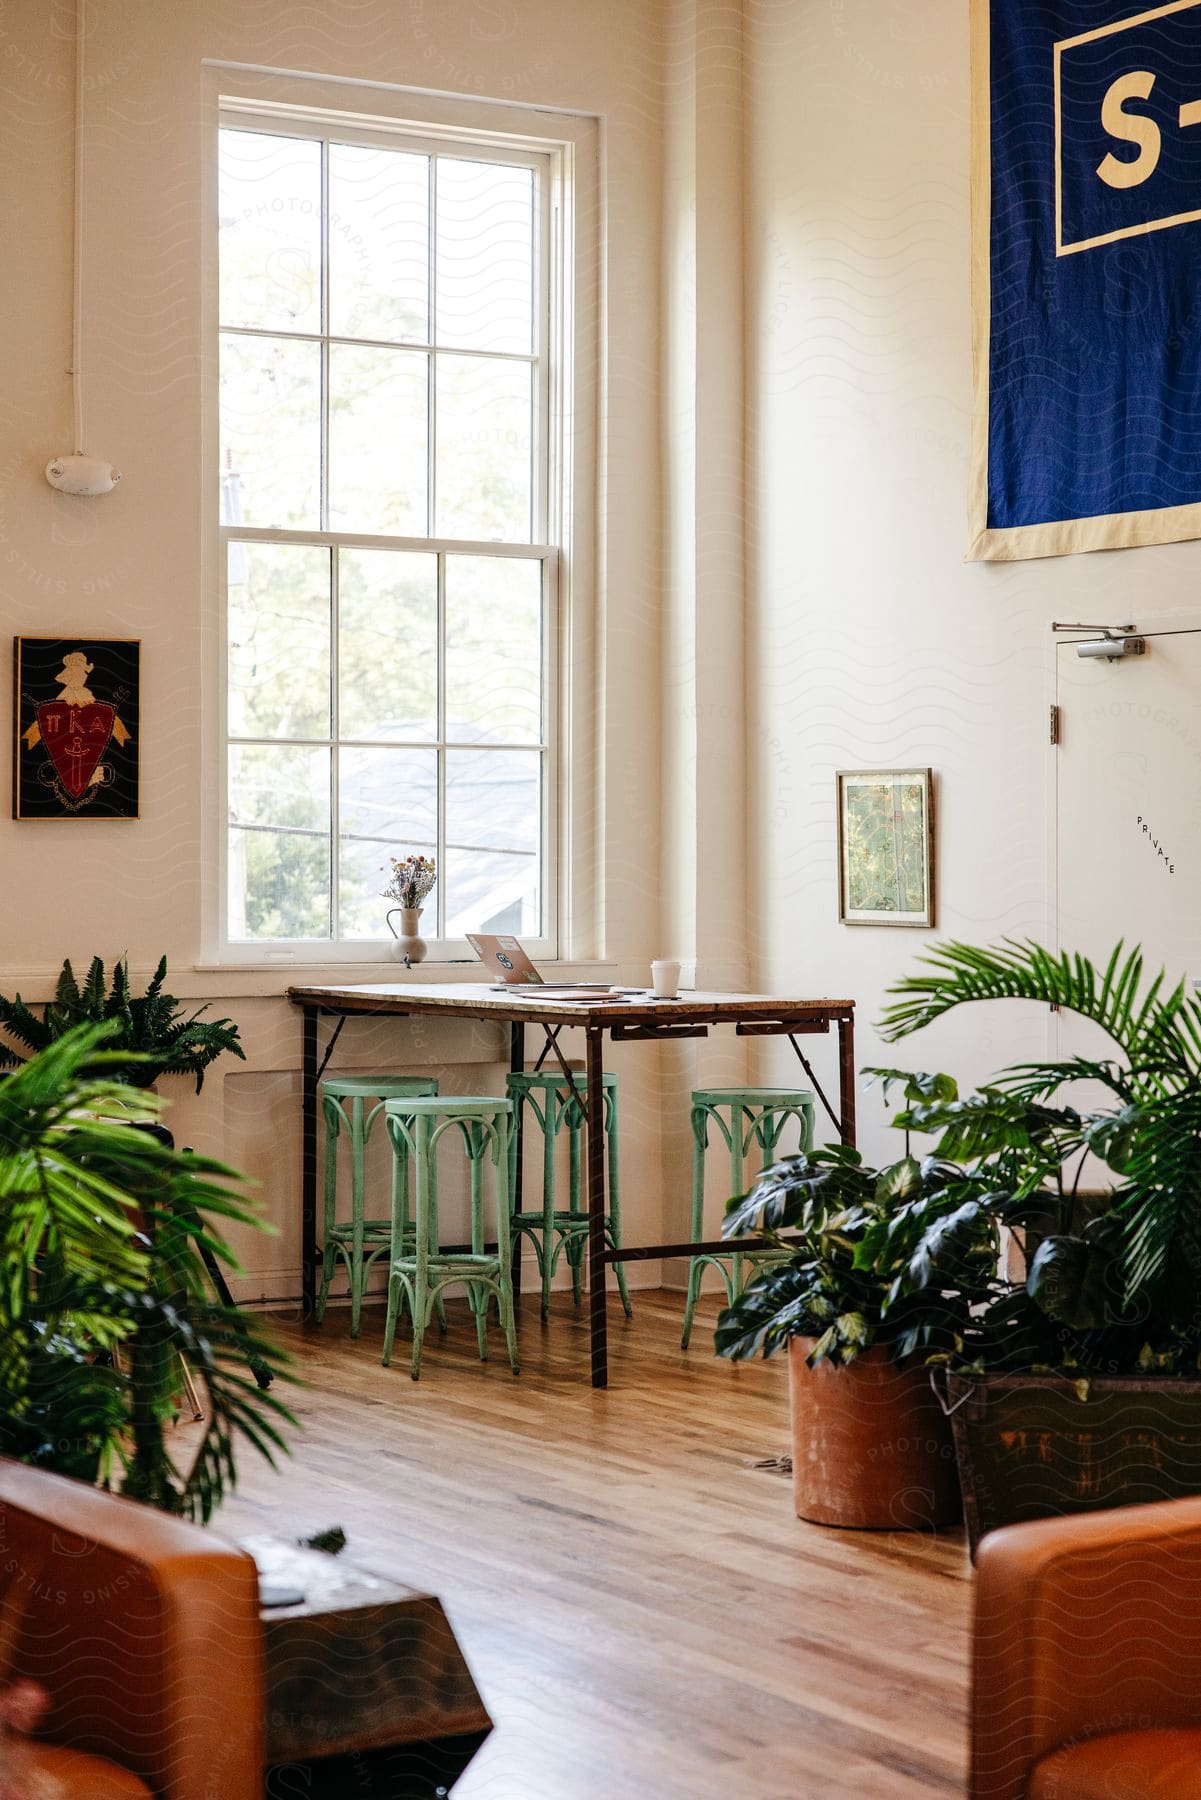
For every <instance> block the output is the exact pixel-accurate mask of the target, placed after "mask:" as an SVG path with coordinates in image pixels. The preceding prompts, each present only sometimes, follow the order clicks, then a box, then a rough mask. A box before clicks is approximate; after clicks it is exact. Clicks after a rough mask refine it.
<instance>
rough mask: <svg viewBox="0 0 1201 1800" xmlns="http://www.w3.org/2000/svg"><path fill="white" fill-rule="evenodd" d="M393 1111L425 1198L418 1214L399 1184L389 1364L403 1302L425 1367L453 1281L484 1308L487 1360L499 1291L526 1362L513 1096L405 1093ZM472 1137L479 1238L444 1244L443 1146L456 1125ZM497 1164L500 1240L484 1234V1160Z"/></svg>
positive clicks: (481, 1325) (404, 1157)
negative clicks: (518, 1283) (514, 1225)
mask: <svg viewBox="0 0 1201 1800" xmlns="http://www.w3.org/2000/svg"><path fill="white" fill-rule="evenodd" d="M384 1119H385V1124H386V1127H387V1131H388V1136H389V1138H390V1140H391V1143H392V1152H393V1156H394V1158H395V1160H396V1162H397V1164H403V1165H406V1166H407V1164H408V1161H409V1159H410V1158H411V1159H412V1162H413V1167H414V1174H415V1180H414V1190H415V1206H414V1216H413V1218H412V1219H411V1220H410V1218H409V1211H408V1188H407V1185H406V1184H405V1183H404V1182H403V1181H397V1182H396V1183H395V1184H394V1187H393V1196H394V1198H393V1210H392V1231H391V1239H390V1244H389V1256H388V1316H387V1319H386V1321H385V1324H384V1353H383V1358H382V1360H383V1363H384V1367H385V1368H386V1367H387V1366H388V1364H389V1363H390V1362H391V1360H392V1345H393V1340H394V1338H395V1335H396V1324H397V1320H398V1318H399V1316H400V1312H401V1309H402V1307H403V1306H407V1307H408V1310H409V1315H410V1318H411V1319H412V1322H413V1356H412V1364H411V1371H410V1372H411V1374H412V1377H413V1380H414V1381H417V1380H419V1379H420V1375H421V1353H422V1346H423V1343H424V1340H425V1332H426V1328H427V1326H428V1324H429V1320H430V1314H431V1312H432V1311H433V1309H434V1307H435V1306H438V1307H439V1308H440V1307H441V1305H442V1296H443V1292H444V1290H445V1289H446V1288H447V1287H450V1286H452V1285H454V1284H455V1283H458V1282H462V1283H464V1285H465V1286H466V1288H467V1298H468V1303H469V1305H470V1307H471V1311H472V1313H473V1314H474V1316H475V1323H476V1336H477V1340H478V1343H479V1353H480V1361H481V1362H487V1360H488V1335H487V1319H488V1298H489V1295H493V1296H495V1299H496V1303H497V1308H498V1310H499V1313H500V1321H501V1325H502V1327H503V1329H504V1333H505V1342H506V1344H507V1346H508V1351H509V1363H510V1366H511V1368H512V1370H513V1373H514V1375H516V1374H518V1373H519V1365H518V1361H517V1318H516V1310H515V1307H514V1301H513V1273H512V1259H513V1245H512V1233H511V1229H510V1213H511V1197H510V1196H511V1190H510V1182H509V1171H510V1166H511V1159H510V1149H509V1142H510V1135H511V1132H510V1127H511V1124H512V1119H513V1106H512V1102H511V1101H510V1100H508V1099H505V1098H501V1097H498V1096H497V1095H495V1094H462V1095H460V1094H447V1095H441V1096H438V1097H433V1096H428V1095H425V1096H421V1095H419V1096H415V1097H407V1096H397V1097H396V1098H394V1099H390V1100H388V1101H387V1102H386V1103H385V1106H384ZM456 1132H457V1133H458V1134H459V1135H460V1136H461V1137H462V1141H463V1145H464V1149H465V1152H466V1156H467V1163H468V1170H469V1176H470V1185H471V1245H470V1248H469V1249H443V1247H442V1244H441V1242H440V1239H439V1233H438V1207H437V1178H438V1167H437V1152H438V1144H439V1141H440V1140H441V1139H442V1138H443V1137H444V1136H446V1135H447V1133H452V1134H454V1133H456ZM489 1160H490V1161H491V1162H492V1163H493V1165H494V1166H495V1169H496V1246H495V1249H494V1250H493V1249H490V1248H489V1247H488V1245H487V1243H486V1240H485V1232H484V1164H485V1163H486V1162H487V1161H489Z"/></svg>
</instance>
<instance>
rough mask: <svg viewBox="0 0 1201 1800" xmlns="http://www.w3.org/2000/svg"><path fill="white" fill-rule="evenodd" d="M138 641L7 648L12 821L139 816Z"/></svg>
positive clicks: (61, 640) (61, 641) (44, 642)
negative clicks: (10, 677) (13, 739)
mask: <svg viewBox="0 0 1201 1800" xmlns="http://www.w3.org/2000/svg"><path fill="white" fill-rule="evenodd" d="M140 657H141V644H140V642H139V640H138V639H137V638H88V637H55V638H33V637H19V638H15V639H14V641H13V714H14V720H15V731H16V742H15V744H14V747H13V817H14V819H136V818H137V816H138V758H139V744H140V738H141V717H140V694H139V686H140Z"/></svg>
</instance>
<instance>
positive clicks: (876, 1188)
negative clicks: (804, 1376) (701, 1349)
mask: <svg viewBox="0 0 1201 1800" xmlns="http://www.w3.org/2000/svg"><path fill="white" fill-rule="evenodd" d="M974 1185H975V1184H974V1182H973V1180H972V1178H971V1177H969V1176H967V1175H965V1174H964V1172H963V1171H962V1170H961V1169H958V1168H956V1167H954V1166H953V1165H952V1164H949V1163H946V1162H943V1161H941V1160H940V1159H938V1158H937V1157H928V1158H927V1159H926V1160H925V1161H923V1162H918V1161H917V1160H916V1159H915V1158H914V1157H912V1156H907V1157H904V1158H902V1159H901V1161H899V1162H897V1163H893V1164H890V1165H889V1166H888V1167H887V1168H884V1169H879V1170H876V1169H869V1168H865V1167H864V1165H863V1163H862V1161H861V1159H860V1157H859V1154H858V1152H857V1151H855V1150H851V1149H849V1148H847V1147H846V1146H844V1145H841V1144H835V1145H829V1146H827V1147H825V1148H824V1149H820V1150H812V1151H808V1152H806V1153H804V1154H802V1155H800V1156H793V1157H788V1158H786V1159H785V1160H784V1161H783V1162H780V1163H777V1164H776V1165H775V1166H774V1168H771V1169H768V1170H766V1171H765V1172H764V1175H763V1177H762V1179H761V1180H760V1182H759V1184H758V1185H757V1186H756V1187H755V1188H754V1189H753V1191H752V1192H751V1193H750V1194H748V1195H746V1196H744V1197H743V1198H741V1199H736V1200H732V1201H731V1202H730V1205H729V1207H728V1208H727V1212H726V1217H725V1220H724V1222H723V1225H722V1233H723V1235H724V1236H726V1237H730V1238H736V1237H744V1236H747V1235H748V1234H752V1233H757V1234H758V1235H760V1236H763V1237H765V1238H766V1239H768V1240H769V1241H770V1242H771V1243H772V1244H774V1246H775V1247H776V1248H777V1249H778V1250H779V1251H780V1252H781V1254H782V1255H786V1256H787V1258H788V1260H787V1261H786V1262H777V1263H772V1264H768V1265H767V1266H766V1267H765V1268H763V1269H761V1270H760V1271H759V1273H758V1274H756V1275H755V1276H754V1277H752V1279H751V1281H750V1282H749V1283H748V1284H747V1287H746V1289H745V1291H744V1292H743V1293H742V1294H741V1295H739V1297H738V1298H737V1299H736V1300H735V1301H734V1303H733V1305H732V1306H729V1307H727V1308H726V1310H725V1311H724V1312H723V1313H722V1314H721V1316H720V1318H719V1319H718V1323H717V1337H716V1349H717V1354H718V1355H719V1356H727V1357H730V1358H731V1359H732V1360H734V1361H739V1360H741V1359H743V1358H745V1357H748V1356H754V1355H756V1354H757V1353H758V1352H759V1351H762V1353H763V1355H764V1356H771V1355H772V1354H773V1353H774V1352H775V1351H777V1350H779V1349H781V1348H782V1347H783V1345H784V1344H785V1343H786V1342H787V1341H788V1339H789V1338H791V1337H814V1338H816V1339H817V1343H816V1345H815V1346H814V1349H813V1351H812V1352H811V1354H810V1358H809V1360H810V1362H811V1363H815V1364H816V1363H819V1362H823V1361H825V1360H826V1359H829V1360H830V1361H831V1362H834V1363H849V1362H853V1361H854V1359H855V1358H856V1357H857V1356H858V1355H859V1354H860V1353H861V1352H862V1351H863V1350H865V1349H869V1348H871V1347H872V1346H873V1345H877V1344H879V1345H884V1346H886V1347H888V1348H890V1349H893V1350H894V1351H895V1352H896V1353H897V1354H898V1355H902V1354H906V1353H907V1352H908V1351H909V1350H911V1349H913V1348H914V1347H915V1346H916V1345H917V1344H919V1343H921V1344H922V1345H924V1346H925V1347H926V1348H928V1349H931V1350H946V1351H950V1350H952V1349H953V1348H954V1347H955V1345H956V1343H957V1341H958V1336H959V1329H960V1326H961V1323H962V1322H961V1321H960V1319H959V1317H958V1312H959V1310H960V1309H959V1308H957V1307H956V1306H955V1305H954V1304H952V1305H944V1304H943V1303H942V1301H941V1300H940V1299H939V1298H938V1297H931V1296H923V1297H922V1299H921V1300H920V1301H911V1300H910V1299H909V1298H908V1297H905V1298H902V1297H900V1296H899V1292H898V1284H899V1283H900V1281H901V1279H902V1277H903V1275H904V1272H905V1270H906V1268H907V1266H908V1263H909V1261H910V1259H911V1258H912V1256H913V1254H914V1251H915V1246H916V1245H917V1244H918V1243H919V1242H920V1240H921V1237H922V1234H923V1232H924V1231H927V1230H929V1229H932V1228H933V1227H934V1226H935V1225H936V1224H937V1223H940V1222H945V1221H947V1220H950V1219H955V1218H957V1217H958V1216H959V1214H960V1212H961V1211H962V1209H963V1207H964V1205H965V1204H966V1203H967V1196H969V1195H970V1194H971V1193H972V1192H973V1190H974ZM788 1229H791V1230H792V1232H793V1233H794V1234H795V1235H793V1236H790V1237H785V1236H783V1235H782V1233H783V1231H785V1230H788ZM994 1250H995V1241H994Z"/></svg>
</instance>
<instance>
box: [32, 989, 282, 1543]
mask: <svg viewBox="0 0 1201 1800" xmlns="http://www.w3.org/2000/svg"><path fill="white" fill-rule="evenodd" d="M119 1034H120V1027H119V1025H118V1024H116V1023H109V1024H100V1025H84V1026H79V1027H76V1028H75V1029H73V1030H71V1031H68V1032H67V1033H65V1034H64V1035H63V1036H62V1037H60V1038H58V1039H56V1040H55V1041H54V1042H52V1043H50V1044H48V1045H47V1046H46V1047H45V1049H43V1050H40V1051H38V1052H37V1053H36V1054H34V1055H33V1056H31V1057H30V1058H28V1059H27V1060H26V1061H25V1062H23V1063H22V1064H21V1066H20V1067H19V1068H17V1069H16V1070H14V1071H13V1072H12V1073H11V1074H8V1075H6V1076H4V1077H3V1078H0V1264H2V1266H3V1268H4V1271H5V1278H4V1281H3V1282H0V1345H2V1347H3V1354H2V1355H0V1452H3V1454H4V1455H7V1456H11V1457H15V1458H18V1459H19V1460H21V1461H24V1462H30V1463H34V1464H37V1465H38V1466H40V1467H43V1468H51V1469H55V1470H57V1471H59V1472H60V1473H62V1474H67V1475H74V1476H76V1477H79V1478H81V1479H83V1480H88V1481H96V1480H100V1481H103V1482H104V1483H105V1484H106V1485H108V1486H112V1487H115V1488H118V1489H119V1490H120V1491H121V1492H122V1493H124V1494H127V1495H129V1496H130V1497H132V1498H134V1499H139V1500H143V1501H147V1502H149V1503H150V1504H152V1505H154V1506H158V1507H161V1508H163V1509H164V1510H166V1511H169V1512H173V1513H180V1514H184V1515H186V1516H189V1517H192V1518H199V1519H202V1520H207V1519H208V1518H209V1517H210V1515H211V1514H212V1512H213V1510H214V1508H215V1507H216V1506H217V1505H218V1504H219V1503H220V1500H221V1498H222V1496H223V1494H224V1493H225V1492H226V1490H227V1489H228V1488H229V1487H230V1486H231V1485H232V1484H233V1482H234V1480H235V1478H236V1473H237V1467H236V1455H237V1446H238V1442H239V1440H245V1441H246V1442H248V1443H250V1444H251V1445H253V1446H254V1448H255V1449H257V1450H258V1451H260V1452H261V1453H262V1454H263V1455H264V1456H266V1457H267V1458H268V1460H272V1459H273V1458H274V1457H275V1456H276V1455H278V1454H279V1453H280V1452H281V1451H282V1450H283V1449H285V1447H286V1446H285V1442H284V1437H283V1428H284V1426H286V1425H287V1424H288V1423H289V1422H291V1414H290V1413H289V1412H288V1411H287V1409H286V1407H285V1406H284V1405H283V1404H282V1403H281V1402H280V1401H279V1400H278V1399H276V1398H275V1397H273V1396H272V1395H271V1394H268V1393H266V1392H264V1391H262V1389H263V1386H264V1384H263V1382H262V1381H261V1380H256V1377H255V1373H254V1367H253V1366H252V1365H257V1366H258V1368H259V1369H261V1370H265V1371H266V1372H267V1375H268V1379H270V1377H271V1376H274V1375H276V1374H279V1373H282V1372H283V1371H284V1370H285V1367H286V1360H287V1359H286V1358H285V1357H284V1356H283V1354H282V1352H281V1351H280V1350H279V1349H278V1347H277V1346H276V1344H275V1341H274V1339H273V1338H272V1337H271V1336H270V1335H269V1334H268V1333H267V1332H266V1331H265V1330H264V1328H263V1327H262V1326H261V1325H260V1324H259V1323H258V1321H256V1320H254V1319H252V1318H249V1317H247V1316H246V1315H244V1314H242V1313H240V1312H238V1310H237V1309H236V1308H235V1307H233V1306H232V1305H227V1304H225V1303H224V1302H223V1301H221V1300H220V1299H218V1298H214V1297H213V1295H212V1292H211V1290H210V1288H209V1284H208V1282H207V1280H206V1271H205V1267H204V1261H203V1253H204V1251H205V1250H207V1251H208V1252H209V1253H210V1254H215V1255H219V1256H221V1257H223V1258H225V1259H226V1260H232V1259H231V1258H230V1252H229V1250H228V1247H227V1245H226V1243H225V1242H224V1238H223V1232H224V1229H225V1227H226V1226H228V1225H230V1224H239V1225H251V1226H257V1225H259V1224H260V1221H259V1220H258V1218H257V1215H256V1214H255V1213H254V1212H253V1210H252V1209H251V1207H250V1206H249V1205H248V1203H247V1202H246V1201H245V1199H244V1198H243V1197H242V1195H241V1194H240V1193H239V1192H238V1190H237V1186H236V1182H237V1177H236V1176H234V1175H233V1174H232V1173H231V1171H230V1170H228V1169H226V1168H224V1167H223V1166H222V1165H221V1164H219V1163H215V1162H211V1161H209V1160H208V1159H207V1158H204V1157H199V1156H194V1155H192V1154H190V1153H185V1152H183V1151H177V1150H175V1149H174V1148H173V1147H171V1146H170V1144H169V1143H164V1142H162V1141H160V1139H159V1137H158V1136H156V1135H155V1134H154V1133H151V1132H146V1131H141V1130H137V1129H134V1128H132V1127H131V1126H129V1125H128V1124H124V1123H120V1122H115V1121H114V1120H113V1119H112V1118H111V1117H110V1116H108V1115H109V1114H111V1112H112V1110H113V1107H114V1106H115V1105H117V1104H118V1103H119V1101H120V1099H121V1096H122V1094H123V1092H124V1091H125V1089H124V1087H123V1085H122V1082H121V1081H118V1080H115V1079H114V1075H120V1076H122V1077H124V1076H125V1075H126V1073H127V1071H128V1069H129V1067H130V1064H129V1062H128V1052H127V1051H126V1050H125V1049H124V1048H121V1049H119V1050H116V1051H114V1050H112V1049H110V1048H108V1045H109V1044H110V1043H111V1042H112V1041H113V1040H114V1039H116V1038H117V1037H118V1036H119ZM148 1105H149V1106H150V1107H151V1108H152V1109H153V1108H154V1107H156V1106H157V1101H156V1100H155V1099H154V1098H153V1096H148ZM183 1359H186V1362H187V1365H188V1367H189V1369H190V1370H191V1372H192V1374H193V1376H194V1377H195V1378H197V1379H198V1380H199V1381H201V1382H202V1383H203V1385H204V1388H205V1390H206V1394H207V1404H206V1407H205V1419H204V1424H203V1428H202V1430H201V1432H200V1442H199V1447H198V1449H197V1451H196V1454H195V1457H194V1460H193V1461H192V1462H191V1463H190V1465H189V1466H187V1467H183V1466H180V1465H179V1464H177V1462H176V1460H175V1458H174V1456H173V1455H172V1452H171V1449H170V1448H169V1439H168V1437H167V1434H166V1427H167V1424H168V1422H169V1421H170V1420H171V1419H172V1418H173V1417H174V1414H175V1408H176V1404H177V1400H178V1395H179V1391H180V1387H181V1377H182V1367H183ZM189 1440H190V1434H189Z"/></svg>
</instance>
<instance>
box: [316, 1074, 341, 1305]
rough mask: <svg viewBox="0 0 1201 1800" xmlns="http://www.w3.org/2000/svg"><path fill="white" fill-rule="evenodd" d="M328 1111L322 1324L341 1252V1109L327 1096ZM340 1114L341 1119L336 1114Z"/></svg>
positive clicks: (319, 1292)
mask: <svg viewBox="0 0 1201 1800" xmlns="http://www.w3.org/2000/svg"><path fill="white" fill-rule="evenodd" d="M323 1110H324V1112H325V1230H324V1232H323V1234H322V1238H323V1242H322V1246H321V1285H320V1287H319V1288H318V1290H317V1300H316V1304H315V1305H314V1307H313V1318H314V1320H315V1321H316V1323H317V1324H318V1325H320V1323H321V1321H322V1320H323V1319H324V1317H325V1303H326V1301H327V1300H328V1299H329V1285H330V1282H331V1281H332V1280H333V1278H334V1263H335V1261H336V1259H337V1251H336V1249H335V1247H334V1239H333V1231H334V1226H335V1225H336V1224H337V1219H338V1211H337V1189H338V1121H339V1120H340V1119H341V1116H342V1114H341V1109H340V1108H339V1107H338V1105H337V1102H336V1101H335V1100H333V1099H332V1098H331V1097H329V1096H327V1097H326V1100H325V1106H324V1109H323ZM334 1113H336V1114H337V1118H334V1117H333V1116H332V1115H333V1114H334Z"/></svg>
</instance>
